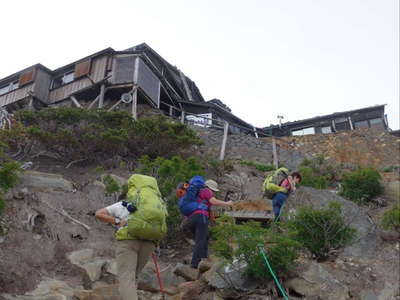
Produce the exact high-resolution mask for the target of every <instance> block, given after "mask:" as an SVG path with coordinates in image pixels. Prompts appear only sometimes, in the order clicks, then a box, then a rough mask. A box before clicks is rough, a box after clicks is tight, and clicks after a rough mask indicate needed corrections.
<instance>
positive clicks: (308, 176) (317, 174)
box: [299, 155, 341, 189]
mask: <svg viewBox="0 0 400 300" xmlns="http://www.w3.org/2000/svg"><path fill="white" fill-rule="evenodd" d="M299 172H300V174H301V176H302V180H301V185H304V186H311V187H313V188H317V189H326V188H327V187H328V185H329V184H332V183H334V182H336V181H337V180H338V179H339V178H340V176H341V174H340V171H339V169H338V168H335V167H334V166H332V165H330V164H329V163H328V162H327V160H326V159H325V157H324V156H323V155H317V156H315V157H314V158H312V159H304V160H303V162H302V163H301V164H300V168H299Z"/></svg>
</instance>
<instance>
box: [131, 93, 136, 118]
mask: <svg viewBox="0 0 400 300" xmlns="http://www.w3.org/2000/svg"><path fill="white" fill-rule="evenodd" d="M132 96H133V97H132V118H133V119H134V120H137V89H135V91H134V92H133V95H132Z"/></svg>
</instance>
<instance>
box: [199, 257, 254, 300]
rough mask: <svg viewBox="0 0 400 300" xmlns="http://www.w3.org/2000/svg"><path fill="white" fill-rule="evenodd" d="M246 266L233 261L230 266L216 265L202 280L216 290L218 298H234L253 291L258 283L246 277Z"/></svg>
mask: <svg viewBox="0 0 400 300" xmlns="http://www.w3.org/2000/svg"><path fill="white" fill-rule="evenodd" d="M246 267H247V265H246V264H244V263H240V262H239V261H235V262H234V263H233V264H232V265H223V264H221V263H216V264H214V266H213V267H212V268H211V269H210V270H209V271H207V272H205V273H204V275H203V277H202V280H203V281H205V282H208V284H209V285H210V286H211V287H213V288H215V289H217V293H218V295H219V296H221V297H223V298H234V297H236V296H237V295H238V294H240V293H243V292H246V293H248V292H250V291H252V290H255V289H256V288H257V286H258V283H257V282H256V281H254V280H251V279H250V278H248V276H246V274H245V270H246Z"/></svg>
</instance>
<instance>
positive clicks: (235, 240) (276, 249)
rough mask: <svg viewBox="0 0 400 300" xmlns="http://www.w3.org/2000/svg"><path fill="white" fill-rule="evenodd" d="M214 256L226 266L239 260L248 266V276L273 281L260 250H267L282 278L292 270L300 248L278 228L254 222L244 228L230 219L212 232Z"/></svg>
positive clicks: (271, 262) (218, 225)
mask: <svg viewBox="0 0 400 300" xmlns="http://www.w3.org/2000/svg"><path fill="white" fill-rule="evenodd" d="M211 230H212V236H213V239H214V241H213V243H212V245H211V247H212V249H213V252H214V254H215V255H217V256H218V257H220V258H222V259H223V260H224V261H225V263H226V264H232V263H233V262H234V261H235V260H236V259H237V260H239V263H245V264H246V265H247V267H246V273H247V274H248V275H249V276H251V277H253V278H256V279H271V278H272V276H271V274H270V273H269V271H268V268H267V267H266V263H265V261H264V258H263V256H262V254H261V252H260V248H259V246H260V245H261V247H264V251H265V253H266V255H267V258H268V261H269V263H270V265H271V267H272V269H273V270H274V271H275V273H278V274H281V273H282V272H284V271H287V270H289V269H290V267H291V266H292V265H293V263H294V260H295V259H296V258H297V256H298V250H299V249H300V244H299V243H298V242H296V241H294V240H292V239H290V238H288V237H286V236H285V235H284V234H282V233H280V232H276V231H275V228H269V229H267V228H263V227H261V225H260V223H257V222H254V221H250V222H246V223H243V224H240V225H237V224H235V223H234V220H233V219H231V218H229V217H226V216H224V217H220V218H218V219H217V226H215V227H213V228H212V229H211Z"/></svg>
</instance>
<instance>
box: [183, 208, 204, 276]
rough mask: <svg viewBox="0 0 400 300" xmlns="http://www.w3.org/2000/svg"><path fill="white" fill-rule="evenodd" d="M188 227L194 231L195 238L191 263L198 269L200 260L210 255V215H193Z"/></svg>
mask: <svg viewBox="0 0 400 300" xmlns="http://www.w3.org/2000/svg"><path fill="white" fill-rule="evenodd" d="M187 227H188V229H189V230H190V231H191V232H192V233H193V235H194V239H195V245H194V248H193V256H192V262H191V264H190V265H191V267H192V268H196V269H197V266H198V265H199V262H200V260H201V259H202V258H207V257H208V238H209V235H208V217H207V216H205V215H201V214H196V215H193V216H191V217H190V218H189V219H188V221H187Z"/></svg>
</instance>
